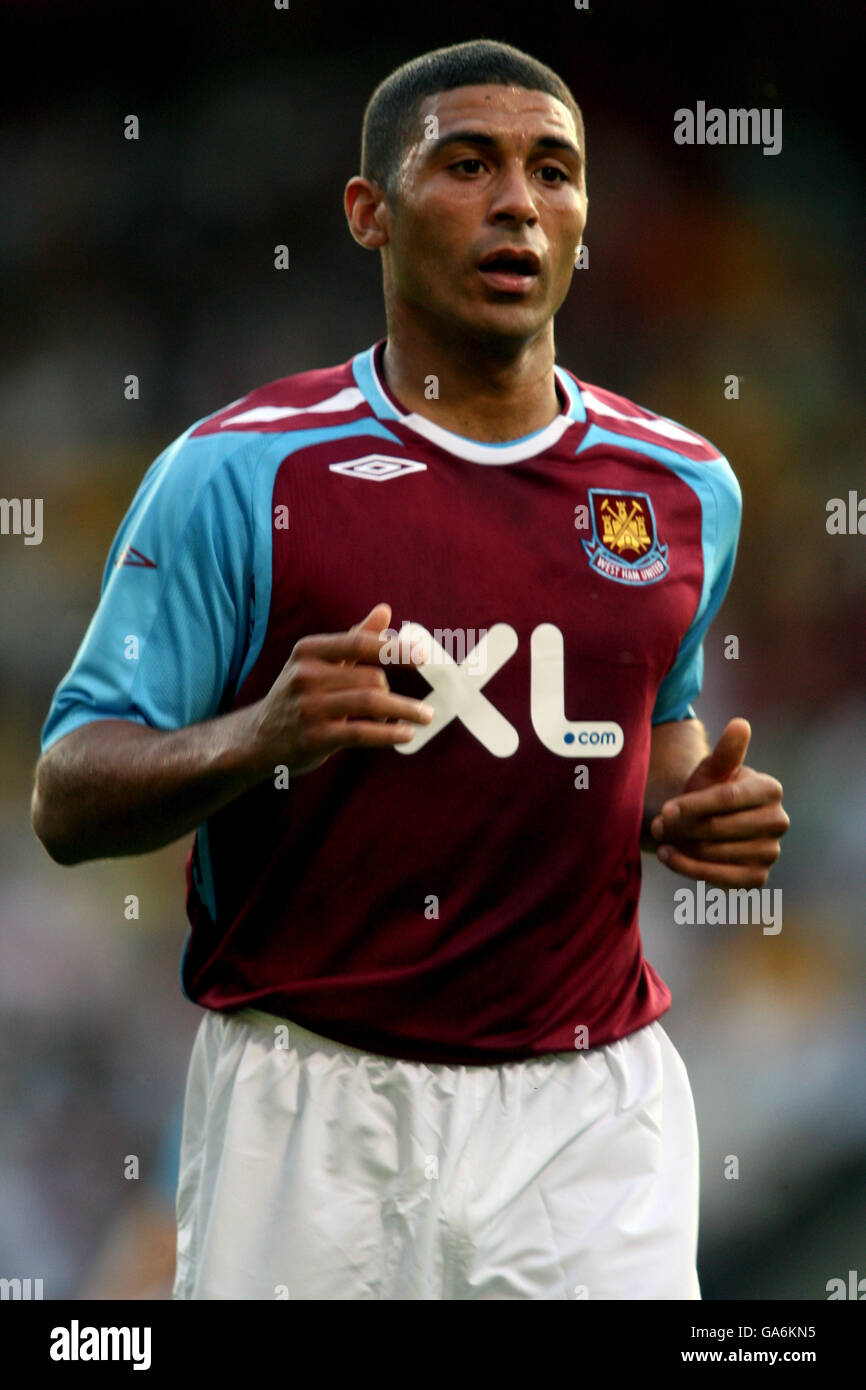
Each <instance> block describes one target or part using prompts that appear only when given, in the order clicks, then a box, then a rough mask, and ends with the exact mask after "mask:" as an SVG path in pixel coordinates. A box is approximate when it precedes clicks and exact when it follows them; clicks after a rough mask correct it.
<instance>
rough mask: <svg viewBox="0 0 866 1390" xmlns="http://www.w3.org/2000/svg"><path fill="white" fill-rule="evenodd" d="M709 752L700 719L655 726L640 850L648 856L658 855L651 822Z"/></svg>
mask: <svg viewBox="0 0 866 1390" xmlns="http://www.w3.org/2000/svg"><path fill="white" fill-rule="evenodd" d="M709 751H710V745H709V741H708V739H707V731H706V729H705V728H704V726H703V724H702V723H701V721H700V719H675V720H672V721H671V722H670V723H668V724H654V725H653V728H652V741H651V743H650V761H649V772H648V773H647V782H646V794H645V796H644V808H643V809H644V815H643V823H642V825H641V841H640V847H641V849H642V850H646V852H647V853H648V854H655V852H656V850H657V849H658V847H659V842H658V840H657V839H655V838H654V837H653V835H652V832H651V831H650V826H651V825H652V822H653V821H654V820H655V818H656V816H657V815H659V813H660V812H661V809H662V807H663V806H664V804H665V802H666V801H670V799H671V797H673V796H676V794H677V792H680V791H682V789H683V787H684V786H685V784H686V782H687V781H688V779H689V778H690V777H691V775H692V773H693V772H694V770H695V768H696V767H697V765H698V763H699V762H700V761H701V759H702V758H705V757H706V756H707V754H708V753H709Z"/></svg>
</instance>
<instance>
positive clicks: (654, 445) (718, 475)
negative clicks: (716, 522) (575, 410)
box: [569, 372, 740, 504]
mask: <svg viewBox="0 0 866 1390" xmlns="http://www.w3.org/2000/svg"><path fill="white" fill-rule="evenodd" d="M569 375H570V376H571V377H572V380H573V381H575V382H576V383H577V386H578V387H579V390H580V395H581V400H582V402H583V407H584V410H585V412H586V420H587V424H588V425H589V426H590V433H589V435H588V440H589V441H591V440H593V439H597V440H598V441H599V442H601V441H602V440H604V441H605V442H607V443H608V444H610V443H613V442H614V438H615V440H616V442H617V443H621V446H622V447H623V448H627V449H629V450H631V451H634V452H636V453H640V454H643V455H644V456H645V457H646V458H647V459H651V460H654V461H655V462H656V463H657V464H658V465H659V466H660V467H663V468H665V467H666V468H672V469H673V470H674V471H675V472H678V473H680V474H681V475H682V476H684V477H686V478H688V479H689V480H697V479H703V480H705V481H706V482H707V484H708V485H709V486H710V487H712V488H713V490H714V491H717V490H719V489H721V490H722V491H723V492H725V493H726V494H728V495H729V496H730V498H731V501H732V502H734V503H736V504H738V503H739V501H740V487H739V483H738V481H737V477H736V474H735V473H734V470H733V468H732V467H731V464H730V462H729V460H728V458H727V457H726V456H725V454H724V453H723V452H722V450H721V449H719V448H718V447H717V446H716V445H715V444H713V443H712V442H711V441H710V440H709V439H707V438H706V437H705V436H704V435H702V434H699V433H698V432H697V430H693V429H690V428H689V427H688V426H686V425H683V424H682V423H681V422H680V421H679V420H674V419H672V418H671V417H670V416H667V415H662V414H660V413H659V412H658V411H655V410H651V409H649V408H648V407H647V406H644V405H638V404H637V402H635V401H633V400H630V399H629V397H628V396H623V395H620V394H618V393H617V392H615V391H610V390H608V389H607V388H606V387H603V386H596V385H594V384H593V383H591V382H587V381H583V380H582V379H581V378H578V377H576V376H575V375H574V373H572V372H569ZM593 427H594V429H593Z"/></svg>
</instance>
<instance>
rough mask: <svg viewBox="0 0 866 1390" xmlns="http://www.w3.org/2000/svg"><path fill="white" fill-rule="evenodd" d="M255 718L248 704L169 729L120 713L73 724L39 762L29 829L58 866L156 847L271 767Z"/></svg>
mask: <svg viewBox="0 0 866 1390" xmlns="http://www.w3.org/2000/svg"><path fill="white" fill-rule="evenodd" d="M255 719H256V706H249V707H247V708H245V709H241V710H234V711H232V712H231V713H230V714H225V715H220V716H218V717H217V718H215V719H209V720H207V721H205V722H204V723H201V724H192V725H190V726H189V727H187V728H184V729H176V730H170V731H167V732H166V731H162V730H158V729H153V728H150V727H148V726H145V725H142V724H136V723H133V722H132V721H131V720H124V719H100V720H94V721H93V722H91V723H89V724H85V725H83V726H81V727H80V728H78V729H74V730H73V731H72V733H70V734H67V735H66V737H65V738H62V739H60V740H59V741H58V742H57V743H56V744H54V745H53V746H52V747H51V748H49V749H48V751H47V752H46V753H45V755H44V756H43V757H42V758H41V759H40V761H39V764H38V766H37V770H36V780H35V785H34V790H33V799H32V805H31V819H32V823H33V829H34V830H35V832H36V834H37V836H38V837H39V839H40V840H41V841H42V843H43V844H44V846H45V848H46V849H47V850H48V853H49V854H50V855H51V857H52V859H55V860H56V861H57V862H58V863H60V864H79V863H82V862H83V861H85V860H88V859H106V858H113V857H117V856H118V855H125V854H145V853H147V852H148V851H150V850H156V849H161V848H162V846H163V845H168V844H171V843H172V842H173V841H174V840H177V839H179V838H180V837H181V836H182V835H186V834H188V833H189V831H191V830H194V829H195V828H196V826H198V825H200V824H201V823H202V822H203V821H204V820H206V819H207V818H208V816H210V815H213V814H214V812H215V811H217V810H219V809H220V807H222V806H225V805H226V804H227V803H228V802H229V801H233V800H234V799H235V797H237V796H240V795H241V793H242V792H244V791H247V790H248V789H249V788H250V787H252V786H255V784H256V783H257V782H259V781H261V780H262V779H263V778H264V777H266V776H267V775H268V774H269V772H270V771H271V769H270V767H268V766H263V765H262V763H263V759H262V757H261V756H260V755H258V754H257V753H256V751H255V750H256V744H255V738H254V733H255Z"/></svg>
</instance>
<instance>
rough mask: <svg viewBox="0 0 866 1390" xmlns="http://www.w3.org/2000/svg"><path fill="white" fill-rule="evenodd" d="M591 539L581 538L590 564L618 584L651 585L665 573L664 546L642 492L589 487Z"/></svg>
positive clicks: (666, 563) (668, 566)
mask: <svg viewBox="0 0 866 1390" xmlns="http://www.w3.org/2000/svg"><path fill="white" fill-rule="evenodd" d="M589 513H590V517H591V519H592V540H591V541H582V542H581V544H582V545H583V548H584V550H585V551H586V553H587V555H588V557H589V563H590V567H591V568H592V569H594V570H597V571H598V573H599V574H603V575H604V576H605V578H606V579H613V580H615V581H616V582H617V583H619V584H635V585H637V584H655V583H656V582H657V581H658V580H659V579H663V578H664V576H665V575H666V574H667V573H668V571H669V569H670V565H669V564H668V558H667V557H668V548H667V546H666V545H660V544H659V540H658V536H657V534H656V523H655V517H654V516H653V509H652V503H651V502H650V500H649V497H648V496H647V494H646V493H645V492H617V491H611V490H610V489H602V488H593V487H591V488H590V489H589Z"/></svg>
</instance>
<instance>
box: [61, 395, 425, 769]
mask: <svg viewBox="0 0 866 1390" xmlns="http://www.w3.org/2000/svg"><path fill="white" fill-rule="evenodd" d="M200 423H201V421H196V422H195V424H192V425H190V427H189V429H188V430H187V431H186V432H185V433H184V434H182V435H181V436H180V438H179V439H177V440H175V442H174V443H173V444H171V445H169V447H168V448H167V449H166V450H164V452H163V453H161V454H160V455H159V457H158V458H157V459H156V460H155V461H154V463H152V464H151V466H150V468H149V469H148V471H147V473H146V474H145V476H144V478H143V479H142V481H141V484H140V485H139V488H138V491H137V493H136V494H135V497H134V498H133V501H132V504H131V505H130V508H129V510H128V512H127V513H126V516H125V517H124V518H123V521H122V522H121V524H120V528H119V530H118V532H117V534H116V536H115V538H114V540H113V542H112V545H111V549H110V551H109V554H108V560H107V563H106V566H105V573H104V575H103V580H102V593H101V597H100V600H99V605H98V607H97V609H96V612H95V613H94V615H93V617H92V619H91V621H90V625H89V627H88V629H87V631H86V633H85V634H84V637H83V639H82V642H81V645H80V647H79V649H78V652H77V653H76V655H75V658H74V660H73V662H72V665H71V667H70V668H69V670H68V671H67V673H66V675H65V676H64V677H63V679H62V681H61V683H60V685H59V686H58V688H57V690H56V692H55V694H54V699H53V700H52V703H51V707H50V709H49V711H48V717H47V719H46V721H45V724H44V725H43V728H42V752H43V753H44V752H45V751H46V749H47V748H49V747H50V746H51V744H52V743H56V741H57V740H58V739H60V738H62V737H63V736H64V734H68V733H71V731H72V730H73V729H76V728H78V727H79V726H80V725H82V724H87V723H89V722H91V721H93V720H96V719H130V720H133V721H134V722H135V723H138V724H149V725H150V726H151V727H153V728H155V729H164V730H168V729H181V728H185V727H186V726H187V725H190V724H197V723H200V722H201V721H202V720H203V719H210V718H213V716H214V715H217V714H219V713H221V712H222V709H223V708H227V707H228V706H229V705H230V704H231V702H232V699H233V698H234V695H235V693H236V692H237V691H238V690H239V689H240V687H241V686H242V685H243V683H244V681H245V680H246V678H247V676H248V675H249V673H250V671H251V670H252V668H253V666H254V665H255V662H256V660H257V659H258V656H259V654H260V652H261V649H262V646H263V644H264V640H265V633H266V631H267V626H268V620H269V616H270V602H271V569H272V551H273V517H272V515H271V504H272V499H273V489H274V478H275V476H276V473H277V470H278V469H279V467H280V464H281V463H282V461H283V460H284V459H285V458H286V457H287V456H288V455H289V454H291V453H294V452H295V451H296V450H298V449H304V448H307V447H308V446H309V445H311V444H316V443H320V442H321V441H323V440H332V439H340V438H345V437H350V436H353V435H362V434H363V435H372V436H375V437H380V438H383V439H389V440H394V441H395V442H398V443H399V441H398V440H396V436H395V435H393V434H392V433H391V431H390V430H388V429H387V428H386V427H385V426H384V425H382V424H380V423H379V422H378V421H377V420H366V419H365V420H356V421H352V422H351V423H349V424H347V425H336V426H329V427H323V428H316V429H307V430H293V431H291V432H290V433H284V432H282V431H278V432H276V433H274V432H269V433H262V432H253V431H250V432H247V431H243V432H241V431H233V432H232V433H231V435H225V434H217V433H213V434H202V435H198V436H196V437H195V438H191V437H190V436H191V433H192V431H193V430H195V429H196V428H197V427H198V425H199V424H200ZM121 560H124V563H119V562H120V561H121ZM147 561H150V562H151V563H150V564H147V563H146V562H147Z"/></svg>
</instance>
